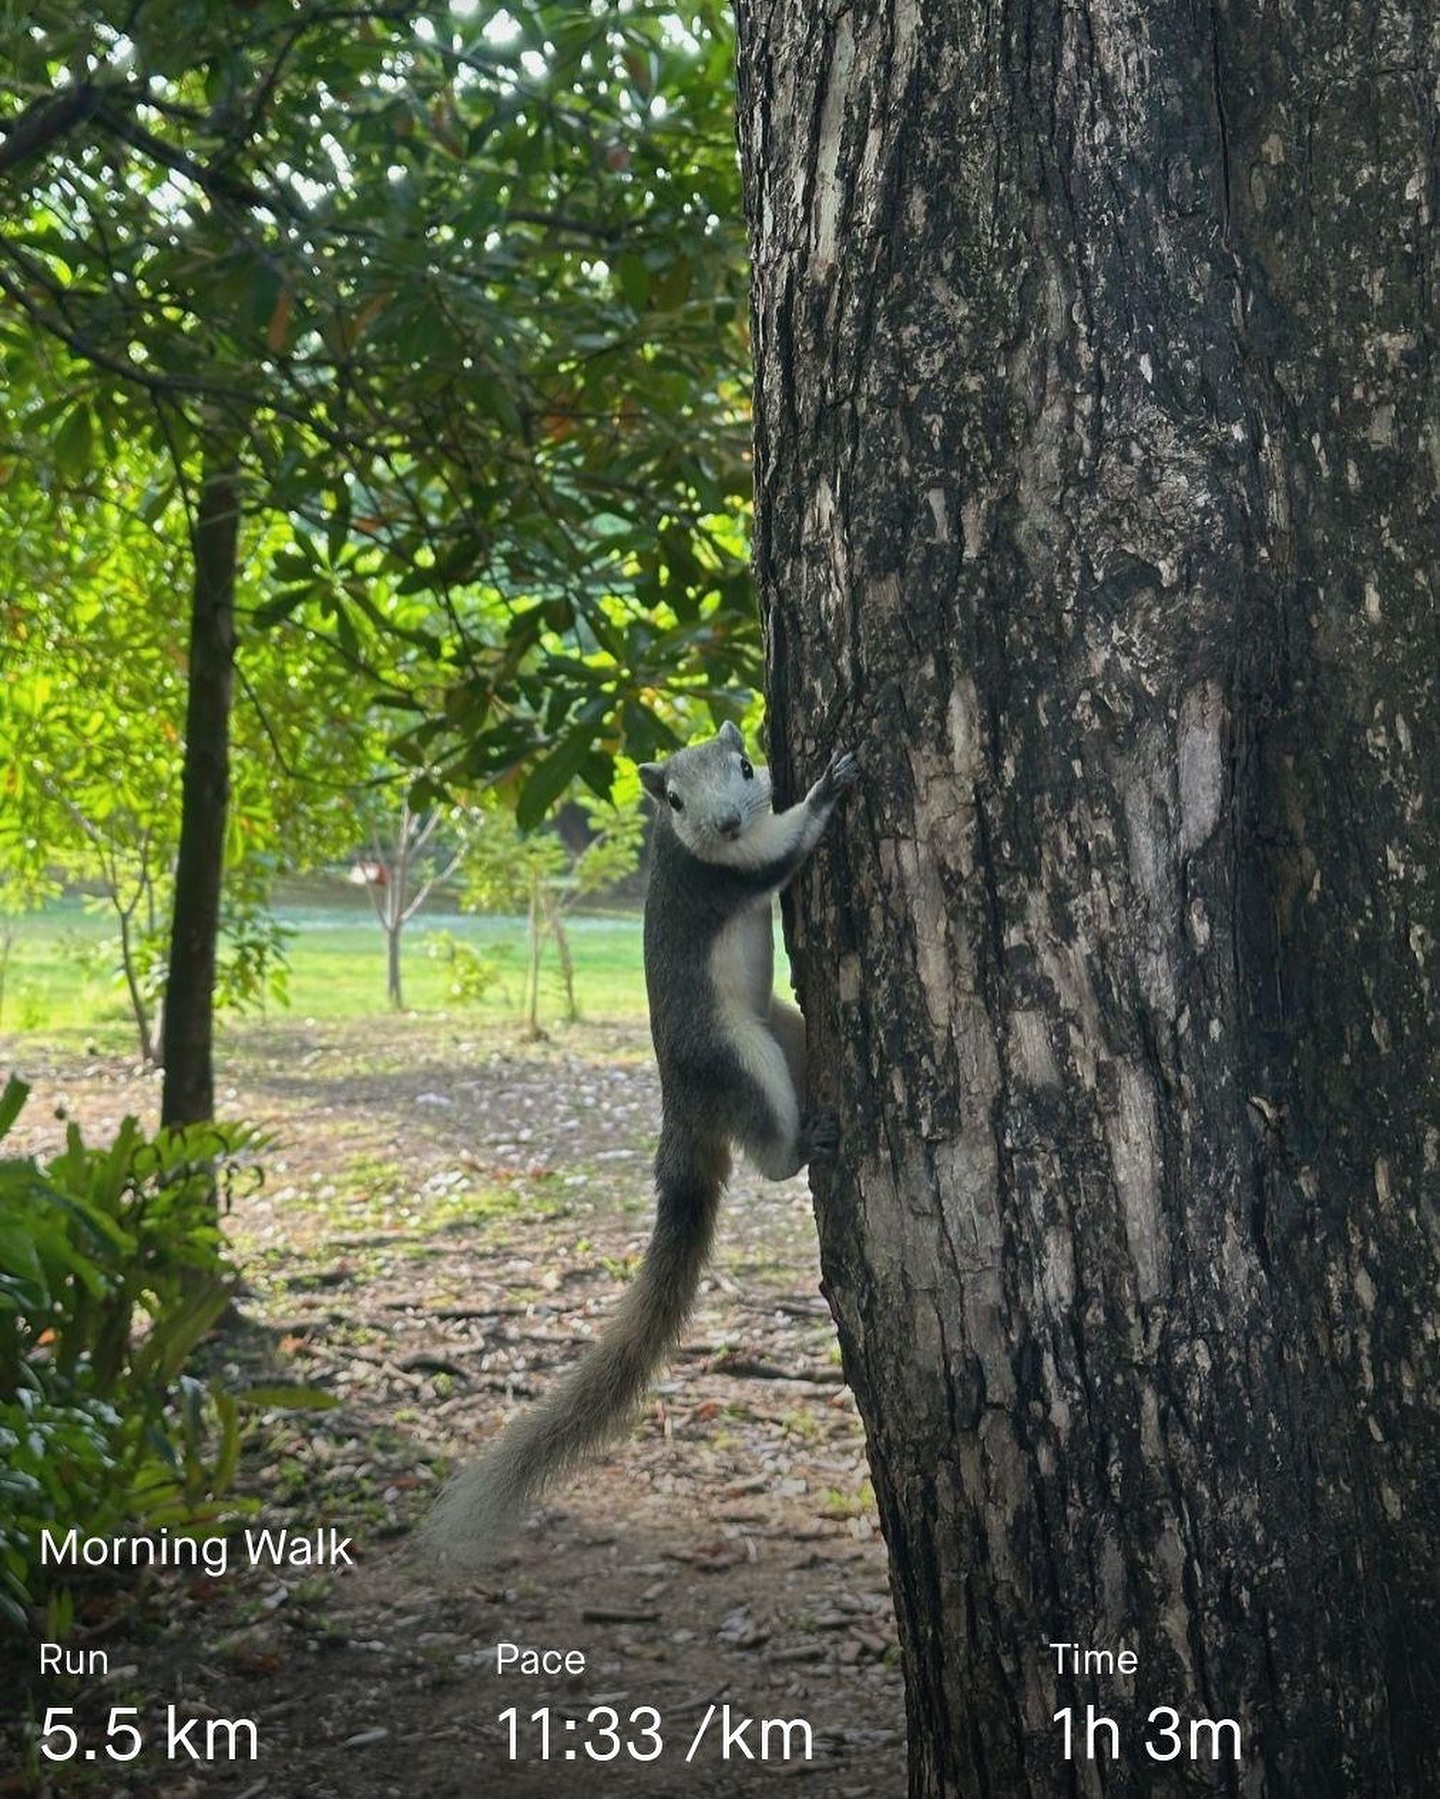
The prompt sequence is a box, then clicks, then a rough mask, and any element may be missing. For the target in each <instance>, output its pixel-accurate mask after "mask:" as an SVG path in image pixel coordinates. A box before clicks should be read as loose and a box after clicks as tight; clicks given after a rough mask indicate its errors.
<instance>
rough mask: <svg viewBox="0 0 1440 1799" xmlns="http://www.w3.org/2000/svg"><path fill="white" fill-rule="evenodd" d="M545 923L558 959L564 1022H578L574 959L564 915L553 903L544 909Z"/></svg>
mask: <svg viewBox="0 0 1440 1799" xmlns="http://www.w3.org/2000/svg"><path fill="white" fill-rule="evenodd" d="M546 921H547V924H548V926H549V929H550V934H551V935H552V936H553V937H554V939H555V954H556V955H557V956H558V957H559V958H560V979H561V982H562V983H563V985H564V988H565V1022H566V1024H578V1023H579V1022H580V1007H579V1005H578V1004H577V1003H576V1000H575V958H574V956H572V955H571V953H570V933H569V932H568V931H567V930H566V929H565V915H564V913H563V912H562V911H561V910H560V907H559V906H558V905H556V904H555V903H554V902H553V901H552V902H551V903H550V904H549V905H547V907H546Z"/></svg>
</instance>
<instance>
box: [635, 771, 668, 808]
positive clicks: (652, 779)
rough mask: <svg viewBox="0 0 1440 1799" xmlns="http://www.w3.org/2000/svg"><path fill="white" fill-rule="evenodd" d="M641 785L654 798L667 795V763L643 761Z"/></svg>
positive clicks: (658, 798)
mask: <svg viewBox="0 0 1440 1799" xmlns="http://www.w3.org/2000/svg"><path fill="white" fill-rule="evenodd" d="M640 785H641V786H642V787H643V788H644V789H645V791H646V793H648V794H650V795H651V796H652V797H653V798H654V799H657V800H663V799H664V797H665V765H664V764H663V763H661V762H642V763H641V764H640Z"/></svg>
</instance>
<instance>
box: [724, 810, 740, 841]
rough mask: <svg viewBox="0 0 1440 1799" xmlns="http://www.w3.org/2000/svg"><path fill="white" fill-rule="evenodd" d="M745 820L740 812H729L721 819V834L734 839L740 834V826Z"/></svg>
mask: <svg viewBox="0 0 1440 1799" xmlns="http://www.w3.org/2000/svg"><path fill="white" fill-rule="evenodd" d="M744 822H745V821H744V819H742V818H741V816H740V814H739V813H738V812H729V813H727V814H726V815H725V817H724V818H722V819H721V820H720V835H721V836H722V837H729V838H730V839H731V840H732V841H733V839H735V838H736V837H738V836H739V835H740V827H741V825H742V824H744Z"/></svg>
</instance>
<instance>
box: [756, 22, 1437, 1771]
mask: <svg viewBox="0 0 1440 1799" xmlns="http://www.w3.org/2000/svg"><path fill="white" fill-rule="evenodd" d="M738 10H739V24H740V36H741V49H740V85H741V140H742V153H743V157H744V161H745V172H746V185H747V206H748V209H749V214H750V221H751V236H752V247H753V252H754V265H755V300H754V311H755V319H754V324H755V344H756V355H757V392H756V402H755V416H756V469H757V517H756V571H757V578H758V582H759V586H760V591H761V596H762V601H763V604H764V608H765V613H766V619H767V628H768V641H769V650H770V659H771V688H770V717H771V720H772V731H773V736H774V743H773V751H774V754H773V764H774V767H775V771H776V775H777V786H778V787H779V788H780V789H781V790H782V793H783V790H784V789H785V788H787V787H788V789H789V790H790V792H791V793H792V794H793V793H796V792H799V791H801V790H803V786H804V783H805V782H806V780H807V779H809V778H810V777H812V776H813V774H814V773H815V771H816V770H817V769H818V768H819V767H820V766H822V764H823V760H824V757H825V755H826V753H827V752H828V751H829V750H830V749H831V748H832V747H833V746H834V745H836V744H838V743H848V744H853V745H854V746H855V747H856V748H858V750H859V751H860V754H861V756H862V758H863V761H864V767H865V775H864V780H863V786H862V790H861V792H860V793H859V794H858V795H857V796H856V798H855V800H854V801H853V802H852V803H851V804H850V805H849V806H848V808H847V810H846V812H845V814H844V822H843V824H841V825H840V826H839V827H838V828H837V829H836V830H835V831H834V832H833V833H832V834H831V836H830V838H829V839H828V840H827V843H826V845H825V847H824V848H822V850H821V851H820V853H819V854H818V855H817V857H816V858H815V861H814V862H813V863H812V865H811V866H810V868H809V869H808V870H807V871H806V873H805V875H804V877H803V878H802V881H801V882H800V884H799V889H798V895H797V900H796V904H795V907H794V909H793V915H792V917H791V920H790V923H791V927H792V936H793V937H794V940H795V946H796V948H797V950H798V952H799V964H800V975H801V982H800V986H801V997H802V1002H803V1003H804V1006H805V1010H806V1013H807V1017H808V1019H809V1021H810V1033H811V1062H812V1068H811V1073H812V1080H813V1082H814V1085H815V1086H816V1088H817V1090H818V1092H817V1097H818V1099H819V1101H820V1102H821V1103H831V1104H837V1105H838V1107H839V1109H840V1112H841V1116H842V1118H843V1119H845V1120H846V1122H847V1132H846V1136H845V1141H844V1144H843V1146H842V1152H841V1158H840V1161H839V1164H838V1167H837V1169H836V1171H835V1173H834V1175H833V1177H830V1176H826V1175H824V1174H817V1176H816V1183H815V1184H816V1188H817V1194H818V1202H817V1209H818V1216H819V1222H820V1229H821V1240H822V1253H823V1259H824V1266H825V1278H826V1288H827V1292H828V1294H829V1296H830V1299H831V1303H832V1306H833V1308H834V1311H835V1314H836V1318H837V1322H838V1326H839V1331H840V1336H841V1343H842V1348H843V1353H844V1357H845V1366H846V1371H847V1375H848V1377H849V1379H850V1381H851V1384H852V1385H853V1386H854V1388H855V1391H856V1394H857V1397H858V1399H859V1402H860V1405H861V1409H862V1411H863V1413H864V1416H865V1421H866V1426H867V1432H868V1436H869V1444H870V1453H871V1462H872V1467H873V1470H874V1476H875V1488H876V1494H877V1498H878V1501H879V1506H880V1512H881V1518H882V1522H883V1525H884V1529H885V1533H886V1536H887V1540H888V1543H889V1548H890V1553H891V1567H892V1578H893V1586H894V1592H895V1599H896V1606H897V1613H898V1618H899V1626H900V1635H901V1646H902V1651H903V1658H904V1666H905V1674H906V1683H907V1692H908V1697H909V1712H910V1737H911V1786H912V1791H913V1792H914V1793H915V1794H917V1795H920V1794H926V1795H929V1794H956V1795H960V1794H963V1795H966V1796H967V1799H969V1796H972V1795H974V1796H979V1795H993V1796H995V1799H1023V1796H1025V1795H1034V1796H1036V1799H1041V1796H1043V1799H1050V1796H1051V1795H1054V1794H1059V1793H1071V1794H1086V1795H1089V1794H1098V1793H1100V1792H1102V1791H1103V1792H1105V1793H1107V1794H1110V1795H1136V1796H1138V1795H1147V1794H1161V1793H1167V1794H1168V1793H1171V1792H1175V1791H1181V1790H1187V1791H1188V1790H1213V1791H1222V1792H1230V1793H1235V1794H1239V1793H1242V1792H1243V1793H1247V1794H1249V1793H1253V1794H1267V1795H1275V1796H1277V1799H1279V1796H1282V1795H1283V1796H1285V1799H1288V1796H1289V1795H1299V1794H1305V1795H1307V1796H1316V1799H1331V1796H1335V1799H1339V1796H1341V1795H1344V1796H1347V1799H1349V1796H1352V1795H1353V1796H1356V1799H1358V1796H1360V1795H1364V1796H1365V1799H1396V1796H1398V1795H1405V1796H1407V1799H1422V1796H1423V1795H1426V1794H1430V1793H1433V1792H1435V1791H1437V1790H1440V1774H1437V1763H1440V1730H1437V1720H1440V1681H1437V1670H1440V1654H1437V1651H1436V1643H1437V1641H1440V1609H1437V1600H1440V1582H1437V1563H1436V1559H1435V1557H1436V1551H1435V1545H1436V1542H1437V1541H1440V1516H1437V1503H1440V1502H1437V1469H1440V1443H1437V1431H1436V1394H1437V1391H1440V1367H1437V1342H1440V1337H1437V1333H1436V1330H1435V1324H1434V1316H1435V1313H1434V1307H1435V1292H1436V1279H1437V1240H1440V1229H1437V1219H1436V1193H1437V1181H1440V1174H1437V1168H1440V1093H1437V1074H1436V1059H1435V1050H1436V1043H1437V1040H1440V1029H1437V1027H1440V1018H1437V987H1436V983H1435V979H1434V958H1435V945H1436V942H1437V939H1440V918H1437V869H1440V842H1437V819H1440V792H1437V783H1440V695H1437V684H1436V671H1437V666H1440V641H1437V608H1436V605H1435V594H1434V549H1435V539H1434V529H1435V525H1434V521H1435V517H1436V500H1437V492H1436V489H1437V469H1440V449H1437V445H1440V437H1437V428H1436V425H1435V422H1434V421H1435V420H1436V418H1437V417H1440V381H1437V363H1436V358H1435V353H1434V349H1433V346H1434V344H1435V343H1436V342H1437V341H1440V318H1437V316H1436V314H1437V302H1436V292H1435V274H1434V256H1433V243H1434V231H1435V210H1436V208H1437V206H1440V189H1437V176H1436V161H1435V137H1434V131H1435V125H1434V92H1435V80H1436V74H1437V55H1440V46H1437V40H1436V36H1435V24H1434V13H1433V8H1430V7H1428V6H1421V5H1420V4H1419V3H1418V0H1411V3H1410V4H1406V3H1404V0H1399V3H1392V4H1386V5H1384V6H1382V7H1379V8H1376V7H1373V6H1372V5H1371V4H1369V0H1366V3H1365V4H1363V5H1362V4H1360V0H1330V3H1329V4H1326V5H1324V6H1321V5H1319V4H1318V3H1311V0H1285V3H1279V4H1276V5H1273V6H1271V7H1267V8H1263V9H1252V10H1251V11H1248V12H1247V11H1243V10H1239V9H1236V10H1231V9H1227V8H1225V7H1218V8H1217V7H1210V8H1203V7H1202V8H1195V7H1192V6H1189V5H1179V4H1175V3H1174V0H1161V3H1160V4H1156V5H1151V6H1145V7H1139V6H1136V5H1131V4H1122V5H1114V6H1106V7H1053V8H1049V7H1029V8H1019V9H1016V8H1008V9H1007V8H1004V7H1002V8H998V9H997V8H995V7H993V6H981V5H979V4H978V3H969V0H950V3H948V4H940V3H939V0H936V3H933V4H932V3H930V0H922V3H921V4H919V5H916V4H914V3H913V0H880V3H863V4H860V5H858V6H856V5H851V4H848V3H847V4H841V3H840V0H828V3H826V0H822V3H820V4H817V5H815V6H813V7H799V6H792V7H771V8H760V7H758V6H756V5H754V4H753V3H752V0H746V3H744V4H742V5H741V6H740V7H739V9H738ZM1055 1643H1062V1644H1064V1643H1068V1644H1076V1645H1078V1646H1079V1647H1080V1649H1081V1650H1089V1651H1093V1650H1105V1651H1110V1652H1114V1651H1117V1650H1119V1649H1121V1648H1128V1649H1130V1650H1133V1651H1134V1653H1135V1654H1136V1656H1137V1658H1138V1667H1137V1669H1136V1671H1135V1672H1134V1674H1133V1675H1132V1676H1127V1677H1124V1678H1116V1677H1105V1676H1103V1675H1096V1674H1093V1673H1092V1674H1086V1673H1084V1672H1076V1671H1075V1670H1074V1668H1073V1666H1072V1665H1071V1663H1069V1662H1067V1661H1066V1659H1065V1655H1064V1652H1059V1653H1058V1655H1057V1652H1056V1651H1055V1650H1054V1649H1052V1648H1048V1647H1047V1645H1048V1644H1055ZM1091 1704H1093V1705H1094V1706H1095V1707H1096V1709H1097V1712H1098V1714H1100V1715H1103V1716H1106V1717H1110V1718H1113V1719H1114V1720H1115V1721H1116V1726H1117V1731H1118V1734H1119V1738H1120V1742H1119V1748H1118V1752H1112V1750H1111V1746H1110V1739H1109V1735H1108V1733H1106V1732H1101V1733H1100V1736H1099V1739H1098V1740H1097V1743H1096V1747H1097V1750H1098V1754H1097V1755H1096V1757H1095V1758H1094V1759H1091V1758H1090V1757H1089V1756H1088V1755H1087V1753H1086V1751H1087V1749H1088V1747H1089V1743H1088V1741H1087V1739H1086V1736H1085V1724H1086V1721H1087V1720H1086V1713H1085V1708H1086V1706H1088V1705H1091ZM1160 1706H1169V1707H1173V1708H1174V1710H1175V1711H1176V1712H1177V1713H1178V1714H1179V1729H1180V1739H1179V1740H1180V1742H1181V1745H1182V1754H1181V1755H1180V1756H1179V1757H1177V1758H1176V1759H1174V1760H1173V1761H1168V1762H1161V1761H1160V1760H1159V1759H1158V1758H1157V1756H1156V1755H1155V1754H1152V1753H1151V1752H1150V1751H1148V1750H1147V1748H1146V1747H1145V1744H1146V1741H1147V1740H1148V1741H1149V1742H1151V1743H1152V1744H1154V1745H1155V1746H1156V1747H1157V1749H1158V1750H1159V1751H1160V1752H1161V1753H1163V1752H1164V1751H1165V1750H1166V1749H1167V1748H1168V1747H1169V1740H1168V1739H1167V1738H1165V1737H1164V1736H1163V1735H1162V1734H1161V1732H1162V1729H1163V1723H1164V1720H1162V1721H1161V1723H1160V1724H1158V1725H1150V1724H1147V1720H1148V1719H1149V1717H1150V1714H1151V1713H1152V1711H1153V1710H1154V1708H1156V1707H1160ZM1066 1707H1073V1708H1078V1717H1077V1719H1076V1721H1075V1722H1076V1736H1077V1739H1078V1740H1077V1744H1076V1753H1075V1755H1074V1757H1073V1759H1070V1760H1068V1761H1067V1760H1065V1759H1063V1755H1062V1749H1063V1742H1062V1737H1061V1727H1060V1726H1058V1725H1057V1724H1055V1723H1054V1722H1053V1721H1052V1720H1053V1719H1054V1717H1055V1714H1057V1713H1059V1712H1061V1711H1062V1709H1063V1708H1066ZM1195 1718H1207V1719H1233V1720H1234V1721H1235V1723H1236V1725H1237V1727H1238V1731H1239V1734H1240V1737H1241V1740H1242V1750H1241V1755H1240V1758H1239V1760H1238V1761H1235V1760H1232V1759H1231V1758H1230V1756H1229V1753H1228V1750H1229V1737H1228V1734H1227V1735H1226V1737H1225V1752H1224V1753H1223V1754H1222V1756H1221V1758H1220V1759H1219V1760H1218V1761H1214V1762H1212V1761H1211V1759H1210V1757H1209V1754H1208V1752H1207V1747H1208V1743H1209V1737H1208V1735H1207V1734H1206V1733H1204V1732H1202V1733H1201V1736H1200V1738H1199V1739H1198V1741H1199V1745H1200V1750H1201V1753H1200V1754H1199V1755H1198V1757H1197V1756H1194V1755H1192V1752H1191V1751H1192V1738H1191V1736H1190V1732H1189V1722H1190V1720H1192V1719H1195Z"/></svg>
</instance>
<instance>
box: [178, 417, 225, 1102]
mask: <svg viewBox="0 0 1440 1799" xmlns="http://www.w3.org/2000/svg"><path fill="white" fill-rule="evenodd" d="M241 503H242V496H241V481H240V474H239V468H238V463H237V459H236V456H235V455H234V453H233V449H232V448H231V447H229V446H221V447H216V448H212V449H211V450H209V451H207V454H206V461H205V466H204V471H203V474H202V478H201V486H200V497H199V501H198V504H197V505H196V509H195V524H194V529H193V532H192V547H193V554H194V570H195V578H194V586H193V589H192V595H191V608H190V656H189V691H188V694H187V697H186V706H185V761H184V769H183V773H182V776H181V789H180V791H181V821H180V844H179V850H178V853H177V856H176V864H175V910H174V916H173V919H172V923H171V930H170V962H169V969H168V973H167V978H166V984H165V1008H164V1015H163V1022H162V1038H161V1057H162V1060H163V1062H164V1064H165V1086H164V1093H163V1097H162V1100H161V1117H162V1120H163V1121H164V1123H166V1124H195V1123H200V1122H203V1121H204V1120H206V1119H209V1118H211V1117H213V1116H214V1110H215V1071H214V1019H215V1007H214V998H215V961H216V947H217V943H218V939H219V934H220V896H221V886H222V879H223V874H224V867H225V827H226V816H227V812H228V809H229V802H230V696H231V689H232V685H233V680H234V668H235V567H236V554H237V547H238V542H239V531H240V513H241Z"/></svg>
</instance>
